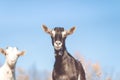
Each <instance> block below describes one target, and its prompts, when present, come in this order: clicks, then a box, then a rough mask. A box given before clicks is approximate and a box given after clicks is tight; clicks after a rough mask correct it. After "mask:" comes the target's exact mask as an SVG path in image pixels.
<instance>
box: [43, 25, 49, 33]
mask: <svg viewBox="0 0 120 80" xmlns="http://www.w3.org/2000/svg"><path fill="white" fill-rule="evenodd" d="M42 28H43V30H44V31H45V32H46V33H48V34H50V35H51V30H50V29H48V27H47V26H46V25H42Z"/></svg>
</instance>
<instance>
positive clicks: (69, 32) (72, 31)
mask: <svg viewBox="0 0 120 80" xmlns="http://www.w3.org/2000/svg"><path fill="white" fill-rule="evenodd" d="M75 29H76V27H75V26H74V27H72V28H70V29H69V30H68V31H67V35H70V34H73V33H74V31H75Z"/></svg>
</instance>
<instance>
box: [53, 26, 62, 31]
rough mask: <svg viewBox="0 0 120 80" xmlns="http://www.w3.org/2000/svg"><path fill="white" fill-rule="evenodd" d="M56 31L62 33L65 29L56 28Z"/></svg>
mask: <svg viewBox="0 0 120 80" xmlns="http://www.w3.org/2000/svg"><path fill="white" fill-rule="evenodd" d="M54 30H55V32H62V31H64V28H63V27H55V28H54Z"/></svg>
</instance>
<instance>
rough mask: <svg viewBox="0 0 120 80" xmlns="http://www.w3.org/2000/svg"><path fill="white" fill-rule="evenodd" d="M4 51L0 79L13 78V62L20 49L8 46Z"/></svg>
mask: <svg viewBox="0 0 120 80" xmlns="http://www.w3.org/2000/svg"><path fill="white" fill-rule="evenodd" d="M5 52H6V54H5V56H6V61H5V63H4V65H3V66H2V67H1V68H0V80H15V64H16V62H17V59H18V57H19V56H18V55H19V54H20V51H18V50H17V48H16V47H14V48H12V47H8V49H6V50H5Z"/></svg>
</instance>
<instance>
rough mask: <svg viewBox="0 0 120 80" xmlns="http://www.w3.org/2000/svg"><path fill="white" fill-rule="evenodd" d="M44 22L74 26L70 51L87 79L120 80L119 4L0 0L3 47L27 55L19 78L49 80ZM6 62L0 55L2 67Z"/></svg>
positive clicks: (50, 57)
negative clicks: (14, 49) (80, 63)
mask: <svg viewBox="0 0 120 80" xmlns="http://www.w3.org/2000/svg"><path fill="white" fill-rule="evenodd" d="M42 24H46V25H47V26H48V27H49V28H51V29H53V28H54V27H64V28H65V29H66V30H68V29H70V28H71V27H72V26H76V31H75V33H74V34H72V35H70V36H68V37H67V39H66V47H67V50H68V52H70V53H71V55H72V56H74V57H75V58H76V59H79V60H80V61H81V62H82V64H83V66H84V69H85V72H86V76H87V80H120V63H119V61H120V1H119V0H86V1H85V0H71V1H70V0H57V1H56V0H10V1H9V0H0V48H4V49H5V48H6V47H7V46H12V47H18V49H19V50H25V51H26V54H25V55H24V56H22V57H19V59H18V61H17V64H16V77H17V80H51V73H52V69H53V65H54V61H55V59H54V49H53V46H52V44H51V38H50V36H49V35H48V34H46V33H45V32H44V31H43V30H42V28H41V26H42ZM4 62H5V56H4V55H2V54H0V66H2V65H3V64H4Z"/></svg>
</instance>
